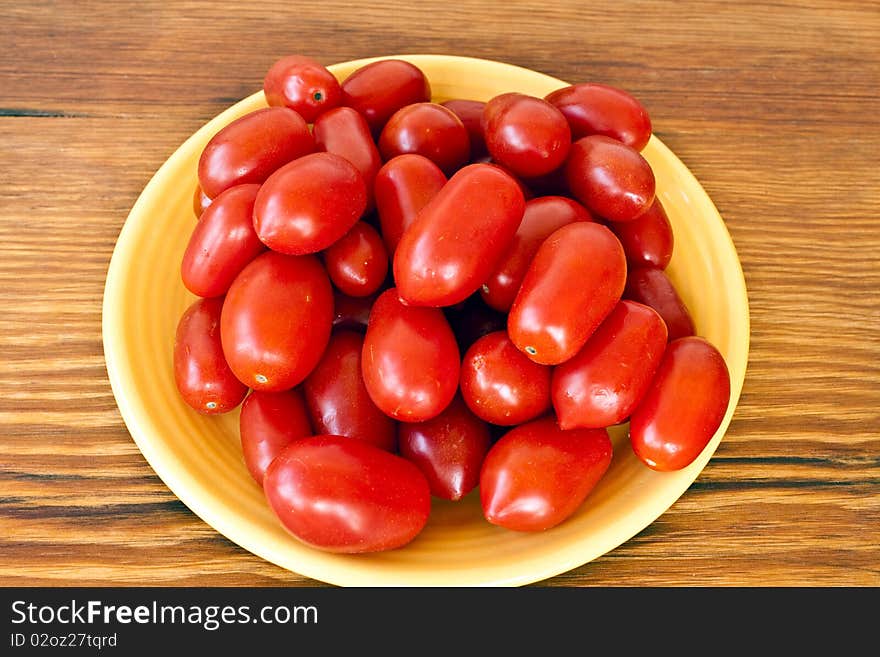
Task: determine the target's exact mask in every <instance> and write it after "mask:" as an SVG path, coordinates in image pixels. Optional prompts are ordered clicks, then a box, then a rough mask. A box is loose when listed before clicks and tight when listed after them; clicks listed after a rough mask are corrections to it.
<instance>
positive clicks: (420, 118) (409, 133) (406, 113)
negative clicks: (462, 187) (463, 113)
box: [379, 103, 471, 176]
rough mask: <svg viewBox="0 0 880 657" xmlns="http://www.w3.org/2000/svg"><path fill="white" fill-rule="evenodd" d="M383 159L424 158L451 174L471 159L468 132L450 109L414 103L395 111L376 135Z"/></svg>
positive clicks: (436, 105) (433, 104)
mask: <svg viewBox="0 0 880 657" xmlns="http://www.w3.org/2000/svg"><path fill="white" fill-rule="evenodd" d="M379 151H380V152H381V153H382V158H383V159H384V160H386V161H387V160H390V159H391V158H393V157H396V156H397V155H404V154H406V153H416V154H418V155H424V156H425V157H427V158H428V159H429V160H431V161H432V162H433V163H434V164H436V165H437V166H438V167H440V170H441V171H443V173H444V174H446V175H447V176H448V175H451V174H453V173H455V171H456V170H458V169H459V168H460V167H461V166H462V165H464V164H465V163H466V162H467V161H468V158H469V157H470V152H471V145H470V139H469V137H468V132H467V129H466V128H465V127H464V124H463V123H462V122H461V119H459V118H458V116H457V115H456V114H455V112H453V111H452V110H450V109H448V108H446V107H443V105H438V104H436V103H415V104H413V105H407V106H406V107H402V108H400V109H399V110H397V111H396V112H395V113H394V114H393V115H392V116H391V118H390V119H388V122H387V123H386V124H385V127H384V128H382V134H381V135H380V136H379Z"/></svg>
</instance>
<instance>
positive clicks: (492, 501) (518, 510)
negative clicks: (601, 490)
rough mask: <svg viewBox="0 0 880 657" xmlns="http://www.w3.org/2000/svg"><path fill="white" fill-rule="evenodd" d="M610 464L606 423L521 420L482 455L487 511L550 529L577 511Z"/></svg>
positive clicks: (511, 524)
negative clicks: (584, 425) (571, 425)
mask: <svg viewBox="0 0 880 657" xmlns="http://www.w3.org/2000/svg"><path fill="white" fill-rule="evenodd" d="M610 464H611V441H610V440H609V438H608V432H607V431H605V429H572V430H570V431H563V430H562V429H560V428H559V427H558V426H556V421H555V420H554V419H553V418H552V417H548V418H542V419H540V420H534V421H532V422H528V423H526V424H521V425H520V426H518V427H516V428H515V429H512V430H510V431H509V432H508V433H506V434H505V435H504V436H503V437H502V438H501V440H499V441H498V442H497V443H495V444H494V445H493V446H492V448H491V449H490V450H489V453H488V454H487V455H486V460H485V461H483V469H482V472H481V473H480V501H481V502H482V505H483V514H484V515H485V516H486V519H487V520H488V521H489V522H491V523H492V524H493V525H499V526H501V527H506V528H507V529H513V530H515V531H543V530H545V529H550V528H551V527H554V526H555V525H558V524H559V523H561V522H562V521H563V520H565V519H566V518H568V517H569V516H571V515H572V514H573V513H574V512H575V511H577V509H578V507H579V506H580V505H581V504H582V503H583V501H584V499H585V498H586V497H587V495H589V493H590V491H592V490H593V488H594V487H595V486H596V484H597V483H598V482H599V480H600V479H601V478H602V476H603V475H604V474H605V472H606V471H607V470H608V466H609V465H610Z"/></svg>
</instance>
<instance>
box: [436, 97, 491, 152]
mask: <svg viewBox="0 0 880 657" xmlns="http://www.w3.org/2000/svg"><path fill="white" fill-rule="evenodd" d="M441 104H442V105H443V107H446V108H448V109H451V110H452V111H453V112H455V115H456V116H457V117H458V118H459V119H460V120H461V122H462V123H463V124H464V127H465V130H467V132H468V141H469V142H470V146H471V147H470V160H471V162H473V161H475V160H478V159H480V158H481V157H485V156H486V155H488V154H489V150H488V149H487V148H486V139H485V138H484V137H483V125H482V123H483V108H484V107H485V106H486V103H484V102H482V101H480V100H462V99H458V98H456V99H454V100H447V101H446V102H445V103H441Z"/></svg>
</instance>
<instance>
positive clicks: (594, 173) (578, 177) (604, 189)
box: [565, 135, 655, 221]
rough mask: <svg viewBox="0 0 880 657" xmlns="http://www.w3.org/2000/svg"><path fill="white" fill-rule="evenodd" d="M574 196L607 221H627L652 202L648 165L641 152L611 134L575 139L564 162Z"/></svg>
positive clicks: (649, 166) (652, 175) (652, 179)
mask: <svg viewBox="0 0 880 657" xmlns="http://www.w3.org/2000/svg"><path fill="white" fill-rule="evenodd" d="M565 176H566V179H567V180H568V187H569V189H571V192H572V194H573V195H574V197H575V198H576V199H577V200H579V201H580V202H581V203H583V204H584V205H586V206H587V207H588V208H589V209H590V210H592V211H593V212H595V213H596V214H598V215H599V216H600V217H604V218H606V219H608V220H609V221H631V220H633V219H635V218H636V217H638V216H639V215H640V214H642V213H643V212H645V211H646V210H647V209H648V208H649V207H651V203H653V202H654V192H655V181H654V172H653V171H652V170H651V165H650V164H648V161H647V160H646V159H645V158H643V157H642V156H641V154H640V153H639V152H638V151H637V150H635V149H633V148H630V147H629V146H627V145H626V144H624V143H622V142H619V141H617V140H615V139H612V138H611V137H603V136H601V135H594V136H591V137H584V138H582V139H579V140H577V141H576V142H574V144H572V146H571V152H570V153H569V156H568V161H567V162H566V165H565Z"/></svg>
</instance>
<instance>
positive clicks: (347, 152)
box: [313, 107, 382, 211]
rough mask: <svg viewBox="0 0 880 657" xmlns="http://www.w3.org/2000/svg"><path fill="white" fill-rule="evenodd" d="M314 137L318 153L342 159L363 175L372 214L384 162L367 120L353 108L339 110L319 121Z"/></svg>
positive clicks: (338, 108)
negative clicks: (374, 196) (321, 152)
mask: <svg viewBox="0 0 880 657" xmlns="http://www.w3.org/2000/svg"><path fill="white" fill-rule="evenodd" d="M313 134H314V136H315V144H316V145H317V147H318V150H321V151H326V152H328V153H335V154H336V155H340V156H342V157H344V158H345V159H346V160H348V161H349V162H351V163H352V164H353V165H354V166H355V168H356V169H357V170H358V171H360V173H361V176H363V178H364V184H365V185H366V186H367V211H369V210H371V209H372V208H373V204H374V199H373V184H374V181H375V179H376V174H377V173H378V172H379V169H380V168H381V167H382V158H381V157H380V155H379V150H378V149H377V148H376V143H375V142H374V141H373V135H372V134H370V127H369V126H368V125H367V122H366V121H365V120H364V117H362V116H361V115H360V114H358V113H357V112H356V111H355V110H353V109H351V108H350V107H337V108H336V109H333V110H330V111H329V112H327V113H325V114H322V115H321V116H320V117H319V118H318V120H317V121H315V126H314V132H313Z"/></svg>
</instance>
